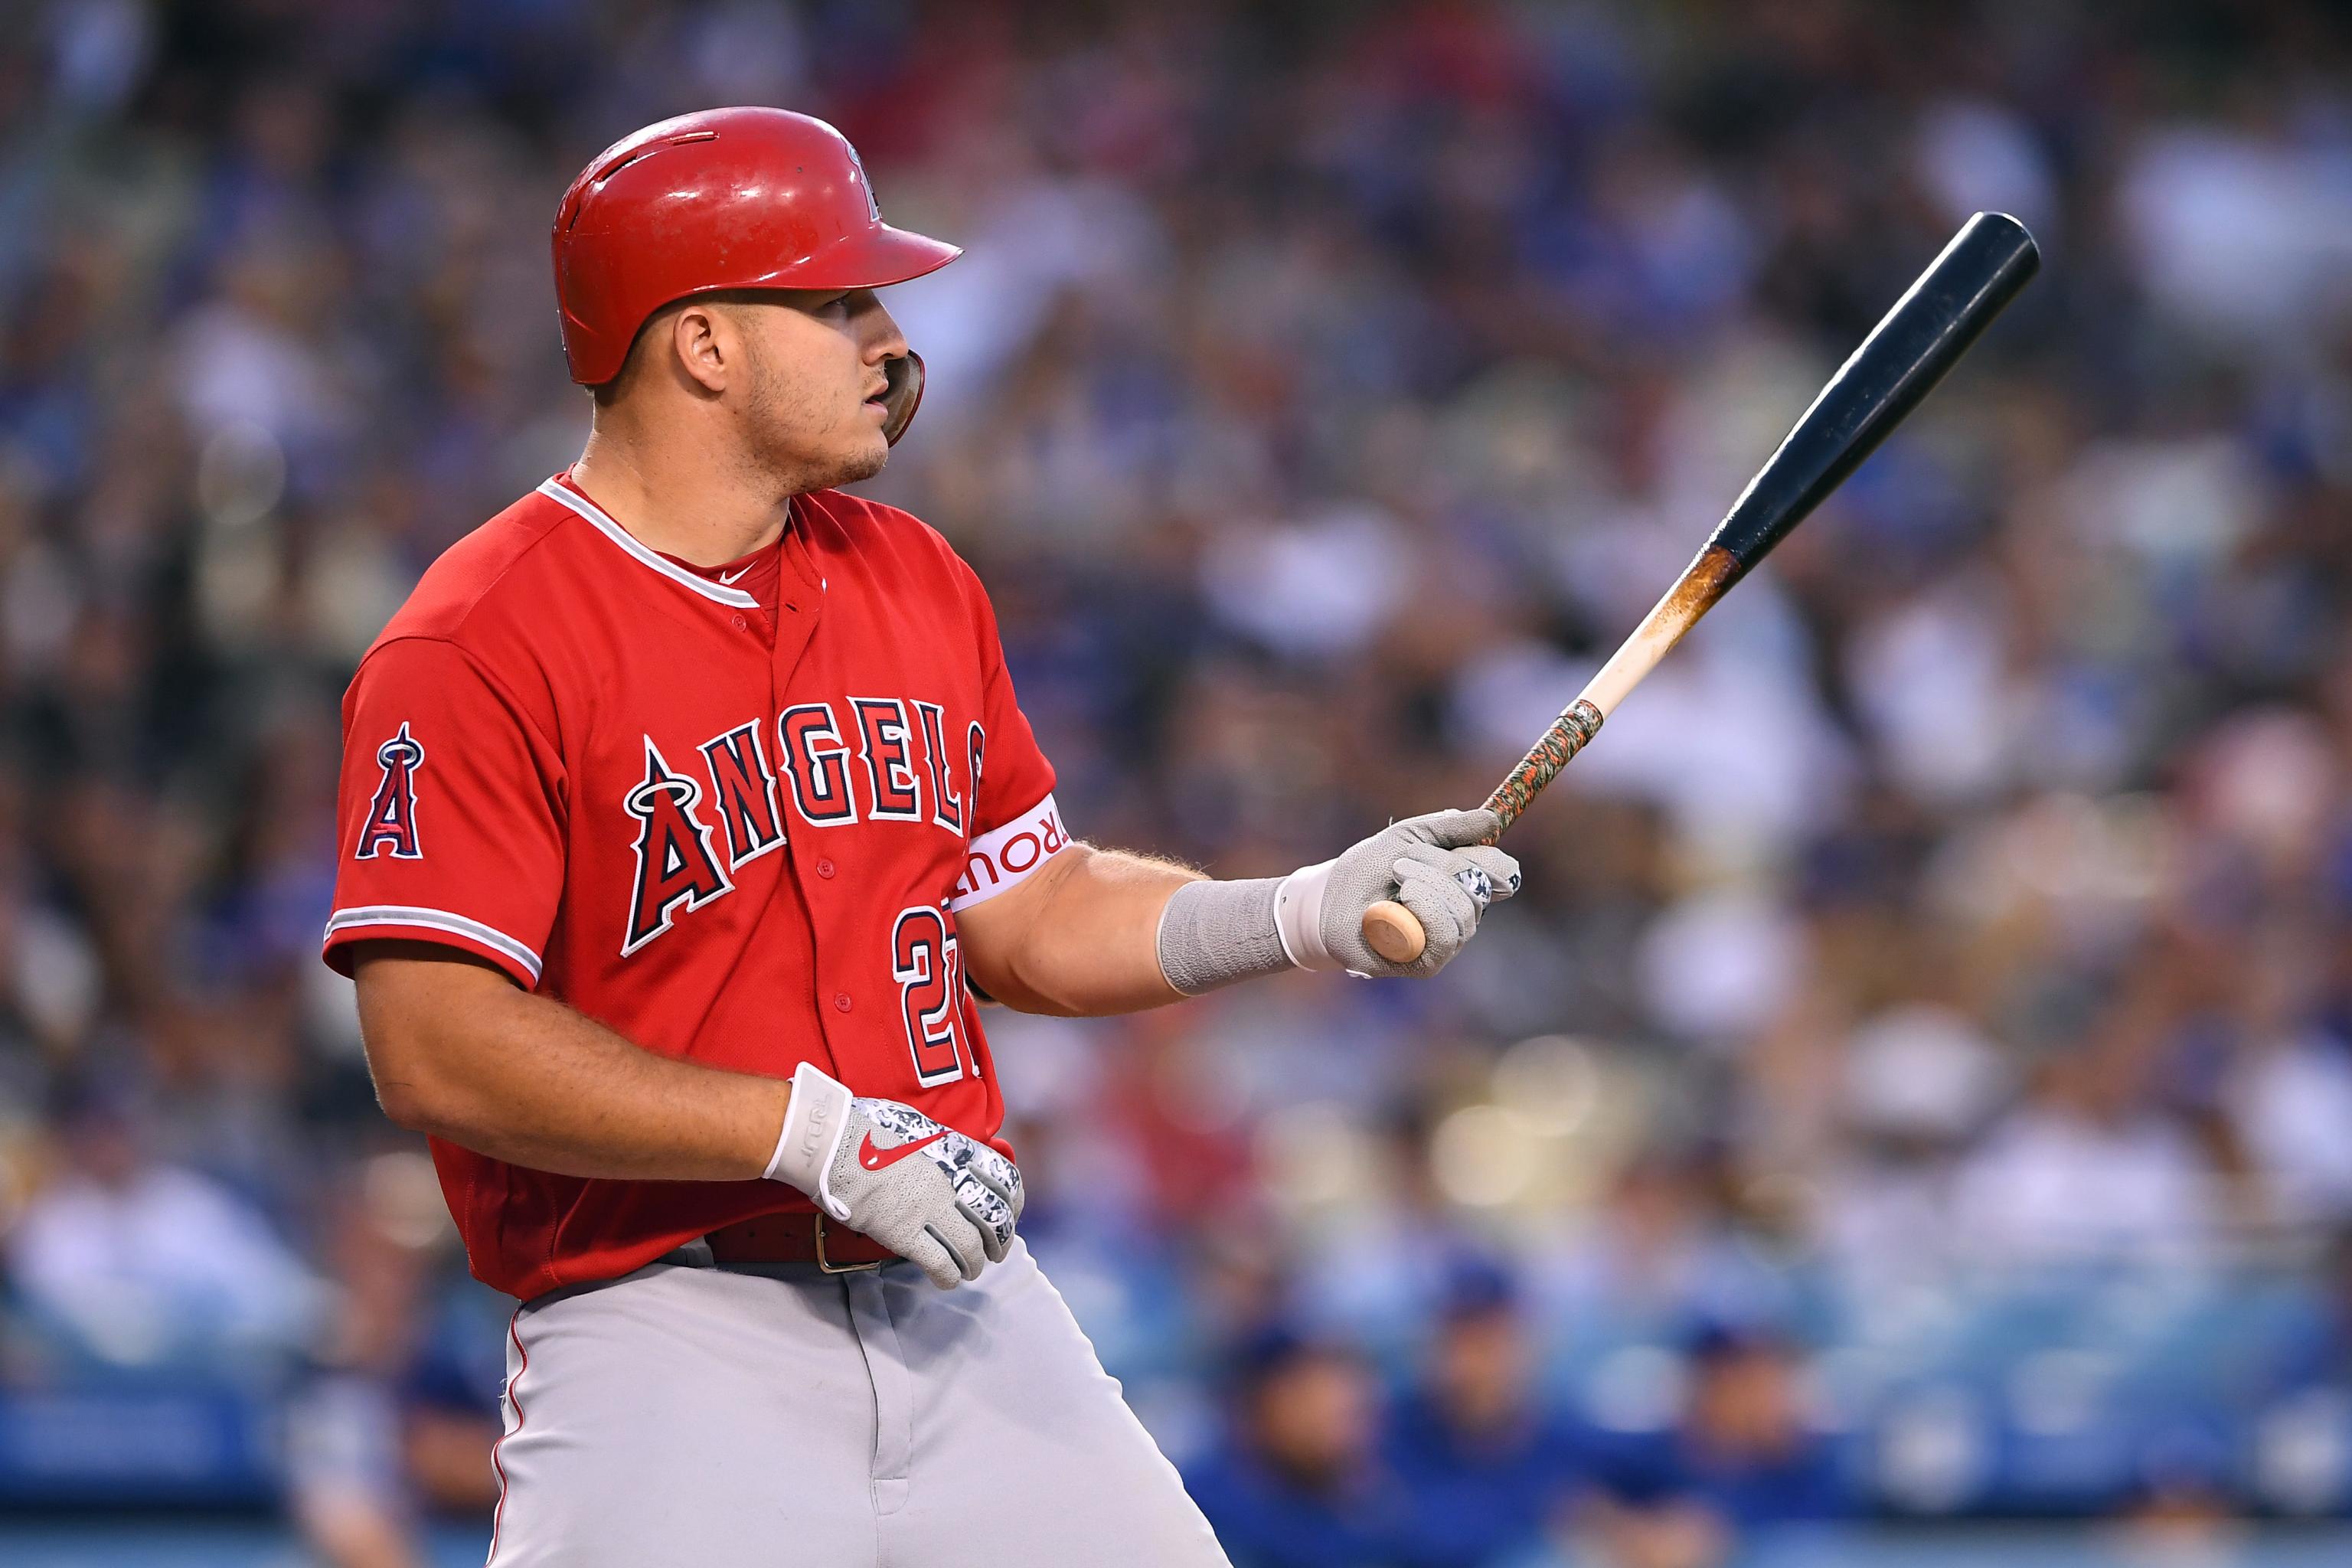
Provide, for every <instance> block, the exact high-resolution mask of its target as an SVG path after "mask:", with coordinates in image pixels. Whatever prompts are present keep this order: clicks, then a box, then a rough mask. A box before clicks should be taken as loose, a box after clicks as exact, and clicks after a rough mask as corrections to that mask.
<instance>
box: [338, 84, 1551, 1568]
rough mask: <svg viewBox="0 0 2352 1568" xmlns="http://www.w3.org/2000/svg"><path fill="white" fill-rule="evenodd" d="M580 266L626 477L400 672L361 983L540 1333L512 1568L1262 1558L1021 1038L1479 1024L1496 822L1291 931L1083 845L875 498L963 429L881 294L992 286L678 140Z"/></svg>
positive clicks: (758, 133) (629, 147) (366, 1006)
mask: <svg viewBox="0 0 2352 1568" xmlns="http://www.w3.org/2000/svg"><path fill="white" fill-rule="evenodd" d="M553 246H554V260H555V284H556V294H557V298H558V300H559V301H560V302H561V306H562V331H563V343H564V350H565V353H566V354H567V356H568V358H569V360H570V363H571V370H572V379H573V380H574V381H576V382H579V383H582V384H584V385H587V386H589V387H591V388H593V396H594V405H595V407H594V423H593V430H592V433H591V435H590V437H589V439H588V444H587V447H586V449H585V450H584V451H583V453H582V455H581V458H580V460H579V461H578V462H576V463H574V464H573V465H572V468H570V469H569V470H568V471H566V472H564V473H562V474H558V475H556V476H555V477H554V478H552V479H549V480H548V481H547V482H546V483H545V484H542V485H541V486H540V487H539V488H538V489H537V490H536V491H534V492H533V493H531V494H530V495H528V496H525V497H524V498H523V499H522V500H519V501H517V502H516V503H515V504H514V505H512V506H510V507H509V508H508V509H507V510H505V511H503V512H501V513H499V515H498V516H497V517H495V518H492V519H491V520H490V521H488V523H486V524H485V525H483V526H482V527H481V528H480V529H478V530H477V531H475V532H473V533H472V534H470V535H468V536H467V538H465V539H464V540H462V541H460V542H458V543H457V545H455V546H454V547H453V548H451V549H450V551H449V552H447V553H446V554H445V555H444V556H442V557H441V559H440V560H439V561H437V562H436V563H434V565H433V566H432V567H431V569H430V570H428V571H427V572H426V573H425V576H424V579H423V581H422V582H420V583H419V584H418V585H417V587H416V591H415V593H414V594H413V595H411V596H410V598H409V600H408V603H407V604H406V605H404V607H403V608H402V609H401V611H400V613H399V614H398V615H397V616H394V618H393V620H392V623H391V624H390V625H389V626H386V627H385V628H384V631H383V636H382V637H379V638H378V639H377V641H376V643H375V645H374V646H373V648H371V649H370V650H369V652H368V654H367V657H366V658H365V659H364V660H363V661H362V664H361V666H360V669H359V673H358V675H357V677H356V678H355V679H353V680H352V687H351V690H350V692H349V693H348V694H347V696H346V697H345V700H344V704H343V730H344V745H345V751H344V760H343V773H342V783H341V846H340V851H339V867H340V875H339V879H338V883H337V888H336V899H335V909H334V912H333V915H332V917H331V919H330V920H329V921H328V923H327V931H326V948H325V952H326V959H327V962H328V963H330V964H331V965H333V966H334V967H335V968H337V969H338V970H341V971H343V972H345V973H350V974H352V975H353V976H354V977H355V978H356V979H357V982H358V988H359V1005H360V1016H361V1020H362V1025H363V1026H364V1030H365V1037H366V1042H367V1051H368V1060H369V1064H370V1067H371V1068H372V1070H373V1074H374V1077H375V1083H376V1088H377V1091H378V1094H379V1095H380V1097H381V1098H382V1100H383V1107H384V1110H386V1112H387V1113H388V1114H389V1115H390V1116H391V1117H392V1118H393V1119H394V1121H398V1122H400V1123H402V1124H403V1125H404V1126H408V1127H412V1128H415V1129H419V1130H421V1131H425V1132H426V1133H428V1134H430V1135H431V1137H432V1147H433V1154H434V1159H435V1162H436V1164H437V1166H438V1168H439V1171H440V1175H441V1182H442V1187H443V1190H444V1192H445V1193H446V1196H447V1199H448V1203H449V1208H450V1212H451V1214H452V1215H454V1216H455V1218H456V1220H457V1226H458V1228H459V1230H460V1231H461V1232H462V1233H463V1235H464V1237H465V1243H466V1248H467V1258H468V1259H469V1260H470V1262H471V1265H472V1268H473V1270H474V1272H475V1273H476V1274H477V1275H478V1276H479V1277H480V1278H481V1279H484V1280H486V1281H488V1283H490V1284H491V1285H494V1286H496V1287H498V1288H499V1289H502V1290H505V1291H508V1292H509V1293H510V1294H512V1295H513V1296H515V1297H516V1298H518V1299H519V1300H520V1302H521V1303H522V1305H521V1306H520V1309H519V1310H517V1311H516V1312H515V1314H514V1318H513V1321H512V1326H511V1329H510V1331H509V1343H508V1372H509V1375H508V1380H507V1388H506V1400H505V1431H504V1436H502V1437H501V1438H500V1439H499V1446H498V1447H497V1450H496V1463H497V1468H498V1472H499V1479H500V1485H501V1500H500V1503H499V1510H498V1518H497V1524H496V1528H495V1534H494V1539H493V1541H492V1544H491V1548H490V1558H491V1562H492V1563H493V1564H495V1565H498V1568H537V1565H540V1564H563V1565H565V1568H604V1565H612V1568H623V1565H626V1568H645V1565H646V1564H653V1563H687V1564H692V1565H694V1568H753V1565H754V1564H758V1565H762V1568H765V1565H770V1564H779V1563H808V1564H823V1565H824V1568H855V1565H875V1568H878V1565H880V1564H884V1563H923V1564H938V1563H971V1562H982V1563H1024V1564H1036V1565H1041V1568H1054V1565H1059V1564H1076V1563H1101V1562H1103V1561H1105V1560H1107V1559H1109V1558H1112V1557H1116V1558H1117V1559H1118V1561H1120V1562H1122V1563H1131V1564H1137V1565H1147V1564H1171V1565H1174V1564H1186V1565H1192V1564H1214V1563H1223V1562H1224V1557H1223V1553H1222V1552H1220V1551H1219V1549H1218V1547H1217V1544H1216V1542H1215V1541H1214V1540H1213V1537H1212V1536H1211V1534H1210V1531H1209V1529H1208V1527H1207V1525H1206V1524H1205V1523H1204V1522H1203V1521H1202V1517H1201V1515H1200V1513H1199V1511H1198V1510H1196V1509H1194V1508H1193V1506H1192V1502H1191V1501H1190V1500H1189V1499H1187V1498H1186V1497H1185V1495H1184V1492H1183V1489H1182V1487H1181V1484H1180V1482H1179V1481H1178V1479H1177V1477H1176V1473H1175V1471H1174V1470H1173V1468H1171V1467H1170V1466H1169V1464H1168V1463H1167V1461H1166V1460H1165V1459H1164V1458H1161V1457H1160V1454H1159V1452H1158V1450H1157V1449H1156V1448H1155V1447H1153V1445H1152V1443H1151V1440H1150V1437H1149V1436H1147V1435H1146V1434H1145V1432H1144V1430H1143V1428H1142V1427H1141V1426H1140V1425H1139V1424H1138V1423H1137V1421H1136V1420H1135V1418H1134V1416H1133V1415H1130V1414H1129V1411H1128V1409H1127V1407H1126V1405H1125V1404H1124V1403H1123V1402H1122V1401H1121V1399H1120V1397H1119V1390H1118V1384H1116V1383H1114V1382H1113V1381H1112V1380H1111V1379H1110V1378H1109V1377H1108V1376H1107V1375H1106V1374H1105V1373H1103V1371H1102V1368H1101V1366H1100V1365H1099V1363H1097V1360H1096V1358H1095V1354H1094V1352H1093V1350H1092V1348H1091V1347H1090V1346H1089V1345H1088V1344H1087V1341H1086V1339H1085V1337H1084V1336H1083V1335H1082V1334H1081V1333H1080V1332H1079V1331H1078V1327H1077V1324H1076V1322H1075V1321H1073V1320H1072V1318H1071V1316H1070V1313H1069V1311H1068V1310H1067V1309H1066V1308H1065V1307H1064V1305H1063V1303H1062V1300H1061V1298H1060V1297H1059V1296H1058V1295H1057V1294H1056V1293H1055V1290H1054V1288H1053V1287H1052V1286H1051V1285H1050V1284H1049V1283H1047V1281H1046V1279H1045V1276H1044V1275H1043V1274H1042V1273H1040V1272H1039V1270H1038V1268H1037V1266H1036V1264H1035V1263H1034V1262H1033V1261H1032V1260H1031V1258H1030V1257H1029V1254H1028V1252H1027V1251H1026V1249H1025V1248H1024V1246H1023V1244H1022V1241H1021V1239H1020V1237H1019V1236H1018V1235H1017V1233H1016V1229H1015V1226H1016V1225H1017V1223H1018V1222H1019V1219H1020V1217H1021V1205H1022V1184H1021V1173H1020V1172H1019V1170H1018V1169H1017V1168H1016V1166H1015V1165H1014V1163H1013V1150H1012V1149H1011V1148H1010V1146H1008V1145H1007V1144H1006V1143H1004V1142H1003V1141H1002V1140H1000V1139H999V1138H998V1137H997V1136H996V1134H997V1130H998V1126H999V1124H1000V1122H1001V1121H1002V1119H1003V1100H1002V1098H1001V1097H1000V1095H999V1093H998V1089H997V1080H996V1070H995V1067H994V1064H993V1062H992V1060H991V1058H990V1054H989V1047H988V1040H987V1037H986V1035H985V1033H984V1032H983V1031H982V1026H981V1017H980V1014H979V1011H978V1008H977V1005H976V998H977V997H981V996H985V997H988V998H992V999H994V1000H995V1001H997V1002H1000V1003H1002V1004H1003V1005H1007V1006H1012V1007H1017V1008H1021V1009H1024V1010H1025V1011H1032V1012H1042V1013H1058V1014H1068V1015H1086V1014H1107V1013H1118V1012H1123V1011H1129V1010H1132V1009H1138V1008H1144V1007H1153V1006H1158V1005H1161V1004H1163V1003H1168V1002H1173V1001H1176V1000H1178V999H1179V998H1180V997H1182V996H1187V995H1192V994H1199V993H1201V992H1203V991H1207V990H1210V989H1211V988H1213V987H1215V986H1220V985H1224V984H1230V983H1232V982H1234V981H1238V980H1242V979H1244V978H1246V977H1248V976H1251V975H1255V974H1265V973H1274V972H1276V971H1279V970H1284V969H1288V968H1291V967H1293V966H1301V967H1305V968H1308V969H1346V970H1352V971H1354V972H1356V973H1360V974H1367V975H1391V974H1407V973H1410V974H1427V973H1433V972H1434V971H1435V970H1437V969H1439V968H1440V967H1442V966H1443V965H1444V963H1446V962H1447V960H1448V959H1450V958H1451V957H1452V956H1453V955H1454V953H1455V952H1458V951H1459V950H1460V949H1461V947H1462V945H1463V943H1464V942H1467V941H1468V940H1469V938H1470V936H1471V935H1472V933H1473V932H1474V931H1475V930H1476V929H1477V925H1478V920H1479V917H1480V915H1481V914H1482V913H1483V912H1484V910H1485V909H1486V905H1487V903H1488V901H1489V900H1492V899H1499V898H1503V897H1505V896H1507V894H1509V893H1510V892H1511V891H1513V890H1515V889H1517V885H1518V872H1517V867H1516V866H1515V865H1514V864H1513V862H1512V861H1511V859H1510V858H1509V857H1508V856H1507V855H1505V854H1503V853H1502V852H1501V851H1500V850H1497V849H1493V848H1482V847H1475V841H1476V840H1477V839H1478V838H1479V837H1480V836H1481V835H1482V834H1484V833H1486V831H1487V830H1488V829H1489V828H1491V827H1492V826H1494V823H1493V819H1492V818H1491V817H1489V816H1487V815H1486V814H1484V813H1474V812H1448V813H1441V814H1438V815H1434V816H1423V817H1419V818H1415V819H1413V820H1412V821H1408V822H1402V823H1399V824H1397V825H1396V826H1392V827H1391V828H1389V829H1387V830H1386V831H1385V832H1382V833H1380V834H1377V835H1375V836H1373V837H1370V838H1368V839H1366V840H1364V841H1363V842H1362V843H1360V844H1358V845H1356V846H1355V847H1352V848H1349V849H1348V850H1346V851H1345V852H1343V853H1342V854H1340V855H1339V857H1338V858H1335V859H1332V860H1328V861H1326V862H1324V863H1323V864H1321V865H1319V866H1310V867H1307V868H1304V869H1301V870H1299V871H1297V872H1294V873H1292V874H1291V875H1290V876H1288V877H1286V878H1280V879H1265V880H1261V881H1234V882H1220V881H1209V880H1204V879H1200V878H1199V877H1197V876H1195V875H1194V874H1192V873H1191V872H1188V871H1184V870H1182V869H1180V868H1175V867H1171V866H1167V865H1163V864H1160V863H1158V862H1155V861H1151V860H1148V859H1143V858H1137V857H1134V856H1129V855H1124V854H1119V853H1116V852H1113V851H1110V850H1105V849H1098V848H1095V847H1091V846H1089V845H1087V844H1086V843H1085V842H1083V841H1081V840H1079V839H1076V838H1074V837H1071V834H1070V832H1069V830H1068V828H1067V827H1066V826H1065V825H1064V823H1063V819H1062V816H1061V811H1060V808H1059V807H1058V806H1056V805H1055V801H1054V770H1053V768H1052V767H1051V765H1050V764H1048V763H1047V762H1046V760H1045V757H1044V755H1043V754H1041V753H1040V752H1039V750H1038V747H1037V743H1036V742H1035V740H1034V738H1033V736H1032V735H1031V733H1030V728H1029V724H1028V721H1026V720H1025V719H1024V718H1023V716H1022V712H1021V709H1020V707H1019V705H1018V704H1017V703H1016V701H1015V700H1014V698H1013V685H1012V682H1011V680H1010V679H1008V678H1007V676H1006V674H1005V668H1004V659H1003V653H1002V651H1001V649H1000V647H999V646H998V639H997V631H996V623H995V619H994V617H993V616H992V612H991V610H990V608H989V602H988V596H987V595H986V594H985V593H984V592H983V591H982V587H981V584H980V583H979V582H978V580H977V579H975V578H974V576H973V575H972V573H971V570H970V568H968V567H967V566H966V565H965V564H964V563H963V562H962V561H961V560H960V559H958V558H957V556H956V555H955V553H954V552H952V551H950V549H949V548H948V546H947V544H946V543H945V542H943V541H942V540H941V539H940V536H939V535H938V534H937V533H935V532H933V531H931V530H930V529H929V528H928V527H926V526H925V525H924V524H923V523H921V522H919V521H917V520H916V519H914V518H912V517H910V516H908V515H907V514H906V513H904V512H901V511H897V510H892V509H891V508H889V507H886V506H878V505H876V504H875V503H873V502H871V501H866V500H859V499H858V498H856V497H855V496H853V495H849V494H847V493H845V492H844V491H843V490H842V489H839V488H838V487H840V486H843V485H846V484H851V483H855V482H856V481H857V480H859V479H866V478H868V477H870V476H871V475H873V474H874V473H875V472H877V470H879V469H880V468H881V467H882V465H883V463H884V461H885V459H886V458H887V454H888V450H889V447H890V445H891V444H892V443H893V442H895V441H897V440H898V438H899V437H901V436H902V435H903V434H904V433H905V431H906V428H907V424H908V420H909V419H910V418H911V417H912V416H913V415H914V412H915V406H916V404H917V402H918V400H919V398H920V396H921V394H922V365H921V362H920V361H919V360H918V359H917V358H916V357H915V355H914V354H912V353H909V352H908V347H907V344H906V342H905V340H904V339H903V338H902V337H901V336H900V334H899V331H898V327H897V326H896V324H894V323H893V321H891V319H890V316H889V314H888V312H887V310H885V309H884V308H883V306H882V304H881V302H880V301H879V300H877V297H876V294H875V290H876V289H878V288H880V287H882V286H884V285H887V284H890V283H896V282H899V281H902V280H904V279H909V278H916V277H919V276H921V275H922V274H924V273H927V272H929V271H931V270H933V269H934V268H940V267H943V266H945V265H946V264H947V263H948V262H950V261H951V260H953V259H954V258H955V257H956V255H957V254H958V252H957V250H956V247H953V246H950V245H944V244H941V243H940V242H939V241H938V240H934V239H928V238H925V237H922V236H919V235H915V234H910V233H907V232H905V231H903V230H899V229H896V228H892V227H890V226H887V225H886V224H885V223H883V222H882V220H881V215H880V213H879V211H878V210H877V207H876V205H875V202H874V196H873V194H872V192H871V191H870V190H869V189H868V188H867V185H866V174H865V171H864V169H863V168H862V167H861V166H860V164H859V163H858V159H857V154H856V152H855V151H854V150H852V148H851V147H850V145H849V143H848V142H846V141H845V140H844V139H843V138H842V136H841V135H840V133H839V132H836V131H835V130H834V129H833V128H832V127H831V126H829V125H826V124H824V122H822V121H815V120H811V119H807V118H804V117H803V116H801V115H796V114H791V113H786V112H784V111H782V110H774V109H726V110H711V111H709V112H704V113H698V114H689V115H686V116H683V117H681V118H678V119H675V120H668V121H662V122H661V123H659V124H656V125H652V126H649V127H647V128H646V129H645V130H643V131H640V132H637V133H636V134H635V135H634V136H631V137H629V138H628V139H627V140H625V141H623V142H619V143H617V144H616V145H614V147H612V148H611V149H609V150H608V151H606V152H605V153H602V154H601V155H599V156H598V157H597V158H596V159H595V161H594V162H593V163H590V164H589V165H588V167H587V168H586V169H585V170H584V171H583V173H582V174H581V175H580V177H579V178H578V179H577V180H576V181H574V182H573V184H572V188H571V189H570V191H568V192H567V193H566V194H565V195H564V197H563V201H562V205H561V207H559V208H558V210H557V212H556V216H555V228H554V237H553ZM1382 899H1395V900H1401V901H1402V903H1403V904H1404V905H1405V906H1406V907H1407V908H1409V909H1410V910H1412V912H1413V913H1414V914H1415V915H1416V916H1417V917H1418V918H1419V919H1420V921H1422V923H1423V925H1424V926H1425V927H1426V928H1427V931H1428V933H1429V947H1428V951H1427V952H1426V953H1425V954H1424V955H1423V957H1422V958H1421V959H1420V960H1419V961H1417V962H1416V963H1413V964H1412V965H1411V966H1409V967H1399V966H1395V965H1391V964H1389V963H1384V962H1383V961H1381V959H1380V958H1378V957H1377V956H1375V955H1374V954H1373V953H1372V952H1371V951H1370V949H1369V948H1368V947H1367V946H1366V944H1365V942H1364V940H1363V937H1362V935H1361V931H1360V922H1361V920H1362V915H1363V911H1364V910H1365V909H1366V907H1367V906H1368V905H1370V903H1372V902H1373V901H1375V900H1382Z"/></svg>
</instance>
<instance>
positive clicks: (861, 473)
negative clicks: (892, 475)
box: [833, 430, 890, 485]
mask: <svg viewBox="0 0 2352 1568" xmlns="http://www.w3.org/2000/svg"><path fill="white" fill-rule="evenodd" d="M889 460H890V443H889V442H887V441H886V440H884V439H883V438H882V432H881V431H879V430H877V431H874V432H873V433H872V437H871V439H869V440H865V441H857V442H850V443H845V446H844V449H843V452H842V454H841V460H840V463H839V466H838V467H837V468H836V469H835V475H836V477H835V479H834V480H833V483H834V484H835V485H854V484H856V482H857V481H858V480H860V479H872V478H873V477H874V476H875V475H877V474H878V473H880V472H881V471H882V466H883V465H884V464H885V463H887V462H888V461H889Z"/></svg>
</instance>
